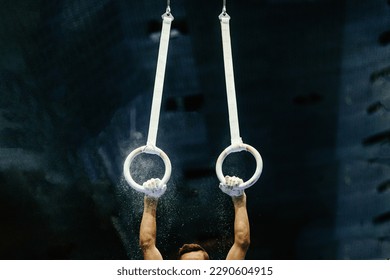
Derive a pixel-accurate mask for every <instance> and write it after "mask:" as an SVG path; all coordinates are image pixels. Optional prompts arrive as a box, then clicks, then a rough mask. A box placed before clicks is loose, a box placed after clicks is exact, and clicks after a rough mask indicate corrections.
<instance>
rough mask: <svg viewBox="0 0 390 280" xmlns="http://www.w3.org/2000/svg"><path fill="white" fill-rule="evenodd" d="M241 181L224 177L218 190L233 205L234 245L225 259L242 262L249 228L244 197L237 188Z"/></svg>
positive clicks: (233, 177) (246, 247) (246, 246)
mask: <svg viewBox="0 0 390 280" xmlns="http://www.w3.org/2000/svg"><path fill="white" fill-rule="evenodd" d="M242 183H243V181H242V179H240V178H238V177H235V176H232V177H230V176H226V177H225V182H224V183H221V184H220V185H219V188H220V189H221V190H222V191H223V192H224V193H226V194H228V195H230V196H231V198H232V200H233V205H234V243H233V246H232V248H230V251H229V253H228V255H227V257H226V259H227V260H243V259H244V258H245V255H246V252H247V251H248V248H249V244H250V228H249V219H248V213H247V210H246V195H245V192H244V190H242V189H240V188H239V186H240V185H241V184H242Z"/></svg>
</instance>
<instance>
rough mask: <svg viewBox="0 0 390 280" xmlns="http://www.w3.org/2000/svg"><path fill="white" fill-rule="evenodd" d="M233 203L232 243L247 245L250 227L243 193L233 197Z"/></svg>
mask: <svg viewBox="0 0 390 280" xmlns="http://www.w3.org/2000/svg"><path fill="white" fill-rule="evenodd" d="M232 200H233V204H234V212H235V217H234V243H235V244H237V245H240V246H242V247H246V248H247V247H249V244H250V227H249V219H248V212H247V208H246V195H245V193H244V194H243V195H242V196H239V197H233V198H232Z"/></svg>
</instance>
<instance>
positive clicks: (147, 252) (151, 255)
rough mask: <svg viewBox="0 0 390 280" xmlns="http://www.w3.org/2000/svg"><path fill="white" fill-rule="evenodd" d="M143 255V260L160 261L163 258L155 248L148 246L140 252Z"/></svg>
mask: <svg viewBox="0 0 390 280" xmlns="http://www.w3.org/2000/svg"><path fill="white" fill-rule="evenodd" d="M142 252H143V254H144V260H162V259H163V257H162V255H161V253H160V251H159V250H158V249H157V247H156V246H150V247H148V248H144V249H143V250H142Z"/></svg>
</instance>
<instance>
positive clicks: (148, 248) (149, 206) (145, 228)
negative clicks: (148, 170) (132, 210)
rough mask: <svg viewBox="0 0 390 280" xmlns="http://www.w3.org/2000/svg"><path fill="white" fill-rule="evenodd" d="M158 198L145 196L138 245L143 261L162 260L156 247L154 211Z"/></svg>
mask: <svg viewBox="0 0 390 280" xmlns="http://www.w3.org/2000/svg"><path fill="white" fill-rule="evenodd" d="M157 202H158V198H154V197H150V196H145V198H144V213H143V215H142V221H141V227H140V232H139V244H140V247H141V249H142V252H143V255H144V259H145V260H162V259H163V258H162V256H161V253H160V251H159V250H158V249H157V247H156V210H157Z"/></svg>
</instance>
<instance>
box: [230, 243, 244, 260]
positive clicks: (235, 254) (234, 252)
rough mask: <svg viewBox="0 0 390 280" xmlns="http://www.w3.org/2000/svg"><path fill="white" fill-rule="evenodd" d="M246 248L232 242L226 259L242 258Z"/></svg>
mask: <svg viewBox="0 0 390 280" xmlns="http://www.w3.org/2000/svg"><path fill="white" fill-rule="evenodd" d="M247 250H248V248H247V247H243V246H240V245H239V244H237V243H234V244H233V246H232V248H230V250H229V253H228V254H227V256H226V260H244V259H245V255H246V252H247Z"/></svg>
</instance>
